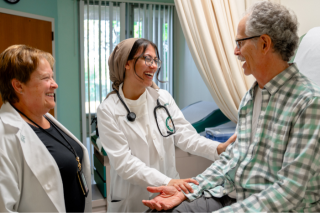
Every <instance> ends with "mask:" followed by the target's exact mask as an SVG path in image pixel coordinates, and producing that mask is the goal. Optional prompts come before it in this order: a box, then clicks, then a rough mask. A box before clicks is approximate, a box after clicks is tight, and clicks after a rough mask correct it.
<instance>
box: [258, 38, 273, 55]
mask: <svg viewBox="0 0 320 213" xmlns="http://www.w3.org/2000/svg"><path fill="white" fill-rule="evenodd" d="M260 38H261V41H262V52H263V53H264V54H266V53H267V52H269V51H270V49H271V45H272V41H271V38H270V36H268V35H266V34H263V35H261V36H260Z"/></svg>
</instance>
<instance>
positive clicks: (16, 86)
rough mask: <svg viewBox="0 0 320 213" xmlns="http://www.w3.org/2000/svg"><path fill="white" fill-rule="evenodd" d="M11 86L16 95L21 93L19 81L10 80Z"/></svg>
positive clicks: (21, 88)
mask: <svg viewBox="0 0 320 213" xmlns="http://www.w3.org/2000/svg"><path fill="white" fill-rule="evenodd" d="M11 85H12V87H13V89H14V90H15V91H16V93H19V94H21V93H23V87H22V83H21V82H20V81H19V80H17V79H15V78H14V79H12V80H11Z"/></svg>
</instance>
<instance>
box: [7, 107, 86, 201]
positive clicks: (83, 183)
mask: <svg viewBox="0 0 320 213" xmlns="http://www.w3.org/2000/svg"><path fill="white" fill-rule="evenodd" d="M11 106H12V107H13V108H14V109H15V110H17V111H18V112H19V113H20V114H22V115H23V116H24V117H26V118H27V119H28V120H29V121H31V122H32V123H33V124H35V125H36V126H37V127H38V128H39V129H41V130H42V131H43V132H44V133H46V134H47V135H49V136H51V137H52V138H54V139H55V140H56V141H58V142H59V143H61V144H62V145H63V146H65V147H66V148H67V149H68V150H69V151H70V152H72V154H74V156H75V158H76V161H77V162H78V171H77V175H78V179H79V182H80V186H81V189H82V192H83V194H84V196H86V197H87V195H88V192H89V189H88V186H87V181H86V179H85V177H84V175H83V173H82V168H81V163H80V158H79V156H78V155H77V152H76V151H75V150H74V148H73V147H72V146H71V144H70V143H69V141H68V140H67V138H66V137H64V135H63V134H62V133H61V131H60V130H59V128H58V127H57V126H56V125H55V124H54V123H53V122H52V121H51V120H50V119H48V118H47V117H46V116H44V117H45V118H46V119H47V120H48V121H49V123H50V124H51V125H52V126H53V127H54V128H55V129H56V130H57V131H58V132H59V134H60V135H61V136H62V137H63V139H64V140H65V141H66V142H67V144H68V145H69V146H70V147H71V149H70V148H69V147H68V146H67V145H66V144H64V143H63V142H61V141H60V140H59V139H57V138H56V137H55V136H54V135H52V134H51V133H50V132H47V131H46V130H45V129H43V128H42V127H41V126H39V125H38V124H37V123H36V122H34V121H33V120H31V119H30V118H29V117H27V116H26V115H25V114H24V113H22V112H21V111H20V110H18V109H17V108H15V107H14V106H13V105H11Z"/></svg>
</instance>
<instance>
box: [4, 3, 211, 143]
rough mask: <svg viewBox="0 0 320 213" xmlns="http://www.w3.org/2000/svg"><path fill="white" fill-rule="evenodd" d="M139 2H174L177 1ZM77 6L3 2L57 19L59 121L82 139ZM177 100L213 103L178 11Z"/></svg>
mask: <svg viewBox="0 0 320 213" xmlns="http://www.w3.org/2000/svg"><path fill="white" fill-rule="evenodd" d="M140 1H148V2H163V3H174V0H140ZM75 4H76V1H74V0H21V1H20V2H19V3H18V4H15V5H11V4H8V3H6V2H4V1H3V0H0V7H1V8H6V9H10V10H16V11H20V12H26V13H31V14H35V15H41V16H46V17H50V18H54V20H55V59H56V64H55V66H56V80H57V83H58V85H59V88H58V89H57V92H56V93H57V115H58V120H59V121H60V122H61V123H62V124H63V125H64V126H66V127H67V128H68V129H69V130H70V131H71V132H72V133H73V134H74V135H75V136H76V137H77V138H79V139H80V138H81V98H80V97H81V93H80V68H79V63H80V57H79V49H80V48H79V32H78V31H79V29H78V7H77V5H75ZM75 6H76V7H75ZM187 82H188V83H187ZM189 82H192V83H189ZM174 98H175V100H176V102H177V104H178V106H179V107H180V108H183V107H185V106H187V105H189V104H191V103H194V102H196V101H200V100H213V99H212V97H211V95H210V93H209V91H208V89H207V88H206V86H205V84H204V82H203V80H202V78H201V76H200V74H199V72H198V70H197V68H196V66H195V64H194V62H193V59H192V56H191V54H190V51H189V49H188V46H187V43H186V41H185V37H184V35H183V32H182V29H181V25H180V22H179V19H178V16H177V14H176V12H175V14H174Z"/></svg>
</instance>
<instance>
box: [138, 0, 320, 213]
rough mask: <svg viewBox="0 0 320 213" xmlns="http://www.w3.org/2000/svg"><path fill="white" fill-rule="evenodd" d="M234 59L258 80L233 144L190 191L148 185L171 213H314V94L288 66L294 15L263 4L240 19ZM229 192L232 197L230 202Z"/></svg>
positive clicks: (318, 123)
mask: <svg viewBox="0 0 320 213" xmlns="http://www.w3.org/2000/svg"><path fill="white" fill-rule="evenodd" d="M236 44H237V47H236V48H235V51H234V53H235V55H237V56H238V58H239V60H241V61H243V62H244V64H243V68H244V73H245V74H246V75H251V74H252V75H253V76H254V77H255V78H256V82H255V83H254V84H253V86H252V87H251V89H250V90H249V91H248V92H247V93H246V94H245V96H244V97H243V99H242V101H241V104H240V106H239V118H238V126H237V134H238V138H237V140H236V141H235V142H234V143H233V144H232V145H230V146H229V147H228V148H227V150H226V152H225V153H223V154H222V155H221V157H220V160H218V161H216V162H214V163H213V164H212V165H211V166H210V167H209V168H208V169H207V170H206V171H204V172H203V173H202V174H200V175H198V176H197V177H196V178H195V179H196V180H197V181H198V182H199V185H193V184H191V185H192V188H193V190H194V192H193V193H188V194H183V193H182V192H179V191H177V190H176V189H175V188H172V187H165V186H162V187H148V190H149V191H150V192H160V194H159V195H158V196H157V197H156V198H154V199H153V200H150V201H143V203H144V204H145V205H147V206H148V207H149V208H150V209H156V210H158V211H159V210H162V209H164V210H168V209H170V210H169V211H170V212H212V211H219V212H263V211H267V212H289V211H301V212H319V211H320V193H319V191H320V175H319V172H320V89H319V88H318V87H317V86H315V85H314V84H312V83H311V82H310V81H309V80H308V79H307V78H306V77H305V76H303V75H302V74H301V73H300V72H299V70H298V69H297V67H296V65H295V64H289V63H288V61H289V59H290V57H292V56H293V54H294V51H295V49H296V48H297V44H298V36H297V19H296V16H295V15H294V14H293V13H292V12H290V11H289V10H287V9H286V8H285V7H284V6H281V5H278V4H275V3H271V2H267V1H263V2H259V3H257V4H255V5H253V7H252V8H251V10H249V11H248V13H247V15H246V16H245V17H244V18H243V19H242V20H241V21H240V23H239V25H238V31H237V36H236ZM232 192H236V196H234V198H235V199H233V198H232Z"/></svg>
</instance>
